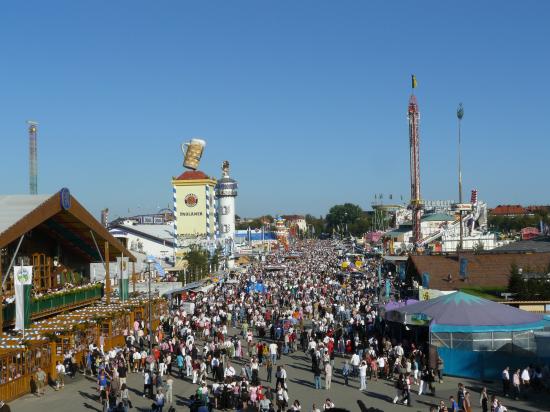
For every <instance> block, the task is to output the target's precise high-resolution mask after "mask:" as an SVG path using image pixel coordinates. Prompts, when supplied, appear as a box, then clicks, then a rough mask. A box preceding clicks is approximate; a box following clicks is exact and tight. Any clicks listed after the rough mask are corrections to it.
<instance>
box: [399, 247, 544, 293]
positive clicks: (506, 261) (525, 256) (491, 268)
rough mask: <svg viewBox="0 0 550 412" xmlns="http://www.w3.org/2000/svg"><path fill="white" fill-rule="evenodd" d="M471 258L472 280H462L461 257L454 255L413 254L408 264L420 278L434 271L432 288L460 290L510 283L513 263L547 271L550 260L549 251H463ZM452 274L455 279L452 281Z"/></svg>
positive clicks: (470, 274) (469, 260) (534, 269)
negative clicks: (449, 277)
mask: <svg viewBox="0 0 550 412" xmlns="http://www.w3.org/2000/svg"><path fill="white" fill-rule="evenodd" d="M460 256H461V257H464V258H466V259H467V260H468V264H467V273H468V281H467V282H465V281H463V280H461V278H460V274H459V257H458V256H457V255H456V254H453V255H413V256H411V257H410V260H409V263H408V264H407V266H408V270H409V272H410V273H412V274H414V275H415V276H416V277H417V280H419V279H420V277H421V276H422V274H423V273H429V275H430V288H431V289H440V290H456V289H460V288H463V287H466V286H489V287H506V286H507V285H508V280H509V278H510V272H511V269H512V265H517V266H518V267H523V268H530V270H532V271H539V270H540V271H546V269H547V268H548V265H549V264H550V252H547V253H505V252H501V253H495V251H494V250H493V251H491V252H488V253H480V254H474V253H461V255H460ZM449 274H450V275H451V277H452V282H449V281H448V275H449Z"/></svg>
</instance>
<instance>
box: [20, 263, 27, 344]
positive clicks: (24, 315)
mask: <svg viewBox="0 0 550 412" xmlns="http://www.w3.org/2000/svg"><path fill="white" fill-rule="evenodd" d="M20 262H21V273H23V259H21V260H20ZM25 303H26V302H25V286H23V340H25Z"/></svg>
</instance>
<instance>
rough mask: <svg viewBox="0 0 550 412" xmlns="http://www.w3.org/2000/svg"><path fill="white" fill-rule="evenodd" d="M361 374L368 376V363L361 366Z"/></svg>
mask: <svg viewBox="0 0 550 412" xmlns="http://www.w3.org/2000/svg"><path fill="white" fill-rule="evenodd" d="M359 376H367V365H361V366H359Z"/></svg>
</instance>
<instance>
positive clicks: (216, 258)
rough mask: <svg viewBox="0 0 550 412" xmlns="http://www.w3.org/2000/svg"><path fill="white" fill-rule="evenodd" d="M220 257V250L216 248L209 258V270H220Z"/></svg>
mask: <svg viewBox="0 0 550 412" xmlns="http://www.w3.org/2000/svg"><path fill="white" fill-rule="evenodd" d="M221 255H222V248H221V247H220V246H218V247H217V248H216V250H215V251H214V253H212V255H211V256H210V260H209V263H210V269H211V270H212V271H213V272H215V271H217V270H218V269H219V268H220V257H221Z"/></svg>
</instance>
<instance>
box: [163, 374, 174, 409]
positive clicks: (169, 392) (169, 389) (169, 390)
mask: <svg viewBox="0 0 550 412" xmlns="http://www.w3.org/2000/svg"><path fill="white" fill-rule="evenodd" d="M173 388H174V379H172V376H171V375H168V379H166V394H165V398H166V402H168V403H169V404H170V405H172V403H173V393H174V392H173Z"/></svg>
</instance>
